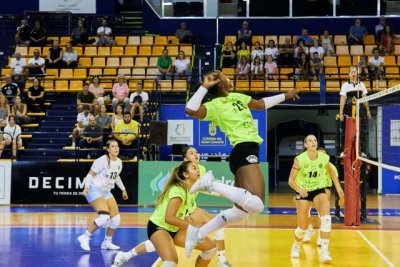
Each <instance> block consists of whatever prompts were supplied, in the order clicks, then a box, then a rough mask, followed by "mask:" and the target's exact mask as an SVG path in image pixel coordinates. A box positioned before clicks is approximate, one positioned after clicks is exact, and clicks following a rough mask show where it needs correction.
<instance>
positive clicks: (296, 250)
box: [290, 242, 300, 258]
mask: <svg viewBox="0 0 400 267" xmlns="http://www.w3.org/2000/svg"><path fill="white" fill-rule="evenodd" d="M290 257H292V258H300V244H297V243H296V242H294V243H293V246H292V250H291V251H290Z"/></svg>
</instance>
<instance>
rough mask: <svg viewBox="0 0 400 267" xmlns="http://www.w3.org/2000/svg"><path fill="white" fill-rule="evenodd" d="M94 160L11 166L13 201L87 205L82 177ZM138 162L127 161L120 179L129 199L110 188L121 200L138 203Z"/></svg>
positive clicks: (39, 162) (122, 201) (22, 163)
mask: <svg viewBox="0 0 400 267" xmlns="http://www.w3.org/2000/svg"><path fill="white" fill-rule="evenodd" d="M91 166H92V162H47V161H25V162H24V161H20V162H18V161H17V162H14V163H13V166H12V170H13V178H12V187H11V188H12V190H11V203H12V204H87V201H86V198H85V197H83V196H82V190H83V187H84V185H83V179H84V178H85V177H86V174H87V173H88V172H89V170H90V167H91ZM137 166H138V165H137V163H136V162H124V163H123V169H122V173H121V179H122V181H123V183H124V185H125V187H126V190H127V193H128V196H129V199H128V200H127V201H124V200H122V197H121V191H120V190H119V188H118V187H117V186H115V188H114V189H113V190H112V191H111V192H112V194H113V195H114V197H115V199H116V200H117V202H118V203H121V204H136V203H137V173H138V167H137Z"/></svg>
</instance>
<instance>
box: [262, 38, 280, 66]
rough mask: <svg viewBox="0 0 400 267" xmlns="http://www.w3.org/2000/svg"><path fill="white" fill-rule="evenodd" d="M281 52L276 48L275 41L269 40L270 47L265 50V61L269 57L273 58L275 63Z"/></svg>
mask: <svg viewBox="0 0 400 267" xmlns="http://www.w3.org/2000/svg"><path fill="white" fill-rule="evenodd" d="M278 55H279V51H278V48H276V46H275V41H274V40H272V39H271V40H269V41H268V47H267V49H265V53H264V57H265V60H267V58H268V56H272V58H273V59H274V61H275V60H276V59H277V58H278Z"/></svg>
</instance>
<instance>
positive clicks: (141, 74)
mask: <svg viewBox="0 0 400 267" xmlns="http://www.w3.org/2000/svg"><path fill="white" fill-rule="evenodd" d="M145 76H146V69H145V68H133V69H132V79H144V78H145Z"/></svg>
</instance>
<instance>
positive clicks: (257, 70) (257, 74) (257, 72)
mask: <svg viewBox="0 0 400 267" xmlns="http://www.w3.org/2000/svg"><path fill="white" fill-rule="evenodd" d="M251 74H253V79H255V80H262V79H263V78H264V66H263V63H262V61H261V58H260V57H259V56H256V57H255V58H254V60H253V62H251Z"/></svg>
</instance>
